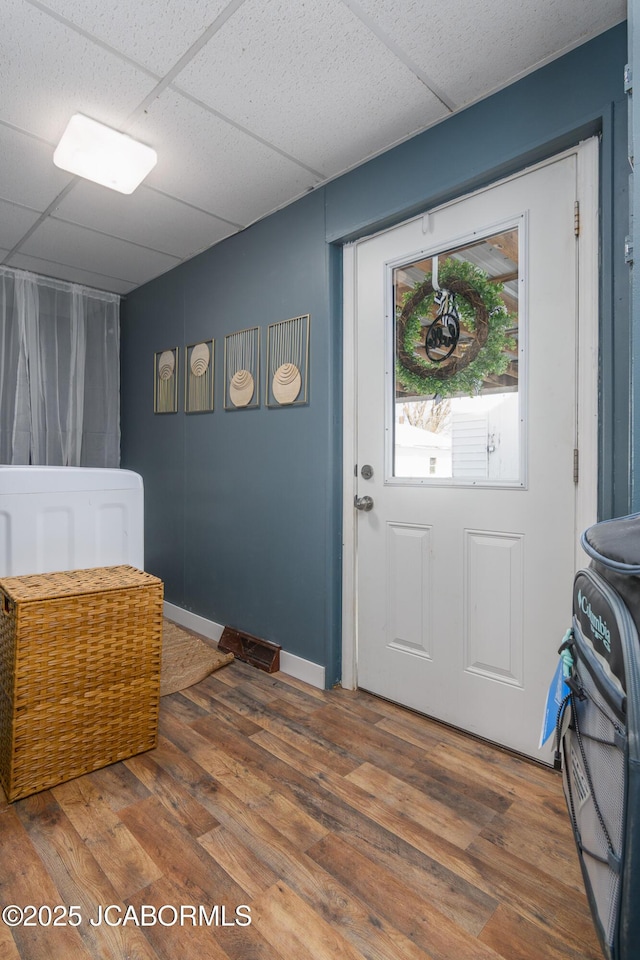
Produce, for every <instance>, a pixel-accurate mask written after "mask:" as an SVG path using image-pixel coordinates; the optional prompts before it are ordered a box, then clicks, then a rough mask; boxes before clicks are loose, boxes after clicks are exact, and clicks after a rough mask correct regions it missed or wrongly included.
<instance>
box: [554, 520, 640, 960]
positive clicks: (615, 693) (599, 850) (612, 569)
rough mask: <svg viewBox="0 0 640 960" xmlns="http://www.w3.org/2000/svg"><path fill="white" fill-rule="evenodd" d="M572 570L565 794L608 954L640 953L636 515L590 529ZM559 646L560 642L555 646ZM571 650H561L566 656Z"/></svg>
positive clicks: (563, 712)
mask: <svg viewBox="0 0 640 960" xmlns="http://www.w3.org/2000/svg"><path fill="white" fill-rule="evenodd" d="M582 545H583V547H584V549H585V551H586V552H587V554H588V555H589V556H590V557H591V563H590V565H589V567H588V568H587V569H585V570H580V571H579V572H578V573H577V574H576V577H575V581H574V591H573V629H572V631H571V633H570V634H569V635H568V637H567V639H566V641H565V643H564V644H563V647H564V648H566V649H568V651H569V653H570V654H571V658H570V660H567V664H569V663H570V664H571V665H570V671H569V676H568V678H567V684H568V687H569V692H568V693H567V696H566V697H565V700H564V701H563V705H562V707H561V708H560V713H559V715H558V729H557V743H558V758H559V759H561V763H562V776H563V785H564V793H565V797H566V801H567V807H568V809H569V815H570V817H571V823H572V825H573V831H574V836H575V841H576V846H577V848H578V856H579V859H580V865H581V867H582V873H583V877H584V882H585V887H586V891H587V896H588V898H589V904H590V906H591V911H592V914H593V919H594V923H595V926H596V929H597V931H598V935H599V937H600V943H601V945H602V949H603V952H604V954H605V956H606V957H607V960H638V958H640V645H639V642H638V628H639V625H640V514H634V515H633V516H629V517H623V518H621V519H617V520H609V521H604V522H603V523H597V524H595V525H594V526H593V527H590V528H589V529H588V530H587V531H586V532H585V533H584V534H583V537H582ZM561 649H562V648H561ZM566 656H567V655H566V654H565V657H566Z"/></svg>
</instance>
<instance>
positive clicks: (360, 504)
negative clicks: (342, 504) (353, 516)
mask: <svg viewBox="0 0 640 960" xmlns="http://www.w3.org/2000/svg"><path fill="white" fill-rule="evenodd" d="M353 503H354V506H355V508H356V510H364V511H365V513H366V512H367V511H369V510H373V497H355V498H354V501H353Z"/></svg>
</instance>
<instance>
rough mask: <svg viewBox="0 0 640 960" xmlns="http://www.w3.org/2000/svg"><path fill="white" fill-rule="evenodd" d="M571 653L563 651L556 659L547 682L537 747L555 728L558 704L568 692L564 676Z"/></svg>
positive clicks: (568, 671)
mask: <svg viewBox="0 0 640 960" xmlns="http://www.w3.org/2000/svg"><path fill="white" fill-rule="evenodd" d="M568 635H569V633H567V635H566V636H565V643H566V641H567V638H568ZM570 659H571V654H570V653H569V652H568V651H563V652H562V654H561V656H560V659H559V660H558V666H557V667H556V670H555V673H554V674H553V679H552V680H551V683H550V684H549V690H548V692H547V702H546V704H545V708H544V717H543V719H542V730H541V731H540V743H539V744H538V749H540V748H541V747H543V746H544V745H545V743H546V742H547V740H548V739H549V737H550V736H551V734H552V733H554V731H555V729H556V722H557V720H558V710H559V709H560V705H561V703H562V701H563V700H564V698H565V697H566V695H567V694H568V693H570V690H569V687H568V685H567V682H566V678H567V677H568V676H569V674H570V671H571V663H570Z"/></svg>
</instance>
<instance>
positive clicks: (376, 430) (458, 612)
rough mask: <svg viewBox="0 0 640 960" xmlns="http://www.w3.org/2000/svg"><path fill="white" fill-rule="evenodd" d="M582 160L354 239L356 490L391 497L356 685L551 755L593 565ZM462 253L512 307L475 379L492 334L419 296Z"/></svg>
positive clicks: (361, 596) (365, 517)
mask: <svg viewBox="0 0 640 960" xmlns="http://www.w3.org/2000/svg"><path fill="white" fill-rule="evenodd" d="M577 162H578V161H577V157H576V154H575V153H573V154H569V155H566V156H563V157H562V158H560V159H557V160H555V161H553V162H550V163H548V164H546V165H543V166H540V167H538V168H535V169H533V170H531V171H529V172H525V173H523V174H521V175H520V176H517V177H514V178H512V179H510V180H508V181H505V182H502V183H500V184H498V185H495V186H493V187H491V188H488V189H486V190H484V191H482V192H479V193H476V194H473V195H471V196H469V197H466V198H464V199H462V200H460V201H458V202H455V203H452V204H448V205H446V206H444V207H442V208H440V209H438V210H435V211H433V212H431V213H429V214H426V215H425V216H423V217H419V218H416V219H413V220H411V221H409V222H407V223H404V224H402V225H400V226H398V227H396V228H394V229H391V230H388V231H386V232H384V233H382V234H379V235H376V236H374V237H372V238H370V239H367V240H364V241H362V242H360V243H358V244H356V245H355V279H354V302H355V314H356V323H355V339H356V344H355V348H356V363H357V374H356V383H357V386H356V390H357V396H356V399H357V418H356V450H357V470H356V475H357V487H356V489H357V494H358V497H359V498H364V497H370V498H371V499H372V500H373V506H372V508H371V509H369V510H365V509H359V510H358V511H357V512H356V517H357V520H356V541H357V553H356V555H357V564H356V574H355V577H356V579H355V592H356V597H357V627H356V629H357V682H358V686H360V687H362V688H364V689H366V690H369V691H371V692H373V693H376V694H379V695H381V696H383V697H386V698H388V699H390V700H393V701H396V702H398V703H401V704H404V705H406V706H409V707H411V708H413V709H415V710H418V711H420V712H422V713H424V714H427V715H430V716H433V717H436V718H438V719H441V720H443V721H445V722H448V723H451V724H453V725H455V726H458V727H461V728H463V729H465V730H468V731H470V732H472V733H474V734H477V735H479V736H482V737H485V738H487V739H489V740H492V741H495V742H498V743H501V744H503V745H505V746H508V747H510V748H512V749H514V750H518V751H520V752H522V753H525V754H528V755H530V756H533V757H537V758H538V759H542V760H544V761H546V762H549V759H550V755H551V754H550V747H547V748H546V749H544V750H542V751H539V749H538V740H539V735H540V725H541V720H542V713H543V708H544V701H545V695H546V691H547V688H548V685H549V682H550V679H551V676H552V674H553V671H554V669H555V665H556V663H557V648H558V646H559V644H560V642H561V640H562V636H563V634H564V631H565V630H566V628H567V626H568V625H569V624H570V616H571V585H572V579H573V573H574V564H575V544H576V482H575V471H574V466H575V462H574V450H575V449H576V445H577V440H576V438H577V435H578V424H577V409H576V408H577V400H576V398H577V348H578V343H577V341H578V254H577V247H578V241H577V238H576V232H575V229H574V226H575V201H576V196H577ZM452 263H453V266H452ZM461 263H462V264H463V263H470V264H471V265H472V268H471V269H472V270H473V271H477V270H481V271H483V272H484V273H483V274H478V273H477V272H474V273H472V280H471V281H470V282H472V284H474V285H475V287H476V288H477V287H478V281H477V277H478V276H482V275H484V276H487V277H489V278H499V282H500V283H501V284H502V285H503V287H502V294H501V298H502V302H503V304H504V310H505V311H506V312H507V313H508V314H509V316H508V319H506V320H505V319H503V320H502V321H501V322H500V323H499V322H498V321H494V320H492V319H491V318H490V319H488V321H487V324H488V326H487V327H486V329H489V330H490V331H491V336H492V344H495V349H494V347H492V355H491V357H487V350H486V349H485V350H482V351H479V355H480V356H482V357H483V358H484V361H486V363H485V367H484V368H482V370H481V372H480V373H478V372H477V370H476V374H475V380H474V382H475V386H473V385H472V386H469V378H467V380H465V378H464V376H465V375H464V371H466V373H467V374H468V373H469V372H470V370H473V366H472V362H471V361H469V360H468V358H467V364H466V366H465V361H464V360H463V361H461V362H460V361H459V362H458V364H457V365H456V364H453V365H452V360H453V359H454V358H456V357H457V358H458V359H459V358H461V357H465V355H466V353H467V351H469V350H470V349H471V348H472V347H473V345H474V343H475V341H476V340H478V339H479V333H478V331H479V329H480V326H481V324H480V321H477V322H476V329H475V330H474V327H473V321H471V322H470V321H469V319H468V316H467V314H465V307H467V309H468V300H465V298H464V297H461V296H457V297H455V299H454V303H453V305H451V302H449V304H448V305H445V306H442V307H441V310H440V313H441V314H442V313H443V312H446V311H447V310H449V311H451V310H457V311H458V330H457V331H456V330H455V329H454V327H451V326H446V323H450V319H446V318H443V317H442V316H440V318H439V319H437V318H436V319H434V316H435V313H436V311H437V309H438V304H437V302H436V303H435V305H434V304H433V297H431V298H430V299H423V300H422V301H420V296H421V295H422V294H425V293H428V292H430V291H431V289H432V287H433V286H434V285H435V286H438V285H439V286H440V288H443V287H444V288H445V289H446V283H445V281H443V280H441V279H440V278H442V277H443V276H444V277H445V278H446V277H447V276H448V277H449V282H450V283H451V277H452V276H453V277H460V275H461V271H463V270H464V269H468V268H464V267H463V268H461V267H460V264H461ZM436 271H437V272H436ZM447 271H449V273H447ZM438 281H440V282H439V283H438ZM452 285H453V284H452ZM411 297H414V301H415V299H416V298H417V299H418V305H417V307H416V308H415V311H414V312H413V313H414V320H413V323H414V330H413V332H410V331H409V324H407V325H406V326H405V323H404V322H405V321H406V320H407V318H408V317H410V316H411V310H407V307H406V303H407V300H408V299H410V298H411ZM483 297H484V302H485V303H486V295H484V294H483ZM474 309H476V308H474ZM476 313H477V310H476ZM416 314H418V315H420V316H419V319H418V320H415V315H416ZM493 316H498V314H495V315H493ZM445 320H446V323H445ZM439 327H440V328H441V331H443V332H444V334H445V336H444V337H443V336H442V333H441V334H440V337H439V339H438V335H437V329H438V328H439ZM399 330H400V333H399ZM434 331H435V335H434ZM456 334H457V336H458V339H457V345H455V344H456ZM449 335H450V336H449ZM447 337H448V339H447ZM487 342H488V341H487ZM452 344H453V345H454V346H453V347H452ZM485 347H486V344H485ZM402 350H403V351H404V356H400V357H399V356H398V351H402ZM451 350H453V353H451V352H450V351H451ZM407 355H408V356H409V357H410V359H411V360H415V359H416V358H417V359H418V361H419V362H418V365H417V374H416V371H415V369H414V370H413V376H412V375H411V373H412V369H411V364H410V363H408V362H407ZM420 361H424V362H423V363H422V364H421V363H420ZM484 361H483V362H484ZM427 364H428V365H427ZM414 366H415V365H414ZM436 368H438V369H440V368H441V369H443V370H444V369H446V371H447V372H446V374H443V375H442V379H440V380H439V381H434V379H433V377H432V374H433V372H434V370H436ZM436 376H438V374H436ZM429 377H431V379H429ZM423 379H424V385H423V384H422V383H421V380H423ZM434 382H437V383H439V384H441V385H442V386H441V388H439V392H438V394H437V395H436V397H435V400H434V399H433V397H434V394H433V384H434ZM421 391H422V392H421ZM470 393H471V396H469V394H470ZM363 468H364V469H363ZM367 505H369V506H370V504H368V501H364V502H363V501H360V503H359V506H360V507H361V508H362V507H363V506H367Z"/></svg>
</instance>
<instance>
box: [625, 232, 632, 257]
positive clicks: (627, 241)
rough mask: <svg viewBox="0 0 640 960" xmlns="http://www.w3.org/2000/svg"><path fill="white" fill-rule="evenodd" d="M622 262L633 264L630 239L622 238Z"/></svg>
mask: <svg viewBox="0 0 640 960" xmlns="http://www.w3.org/2000/svg"><path fill="white" fill-rule="evenodd" d="M624 262H625V263H633V240H632V238H631V237H625V238H624Z"/></svg>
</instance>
